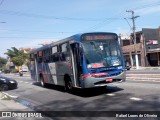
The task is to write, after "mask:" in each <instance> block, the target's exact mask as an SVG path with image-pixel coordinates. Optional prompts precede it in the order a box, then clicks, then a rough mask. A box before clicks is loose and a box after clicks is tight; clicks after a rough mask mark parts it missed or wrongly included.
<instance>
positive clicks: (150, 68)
mask: <svg viewBox="0 0 160 120" xmlns="http://www.w3.org/2000/svg"><path fill="white" fill-rule="evenodd" d="M131 70H160V67H141V66H139V69H136V67H131Z"/></svg>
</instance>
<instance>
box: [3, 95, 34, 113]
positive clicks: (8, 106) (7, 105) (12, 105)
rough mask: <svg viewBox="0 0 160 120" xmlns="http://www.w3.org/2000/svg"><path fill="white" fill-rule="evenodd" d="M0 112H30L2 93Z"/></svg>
mask: <svg viewBox="0 0 160 120" xmlns="http://www.w3.org/2000/svg"><path fill="white" fill-rule="evenodd" d="M0 110H1V111H8V110H10V111H15V110H18V111H19V110H23V111H32V110H31V109H29V108H28V107H26V106H23V105H22V104H20V103H18V102H15V101H14V100H12V98H10V97H9V96H7V95H5V94H3V92H0Z"/></svg>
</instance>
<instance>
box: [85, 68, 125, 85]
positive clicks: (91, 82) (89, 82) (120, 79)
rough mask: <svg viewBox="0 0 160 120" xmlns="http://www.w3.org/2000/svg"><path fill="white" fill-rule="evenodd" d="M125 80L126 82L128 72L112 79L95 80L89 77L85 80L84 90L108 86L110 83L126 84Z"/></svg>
mask: <svg viewBox="0 0 160 120" xmlns="http://www.w3.org/2000/svg"><path fill="white" fill-rule="evenodd" d="M125 80H126V71H123V72H122V73H120V74H119V75H117V76H111V77H101V78H95V77H91V76H89V77H88V78H86V79H84V81H83V88H91V87H100V86H107V84H109V83H113V82H125Z"/></svg>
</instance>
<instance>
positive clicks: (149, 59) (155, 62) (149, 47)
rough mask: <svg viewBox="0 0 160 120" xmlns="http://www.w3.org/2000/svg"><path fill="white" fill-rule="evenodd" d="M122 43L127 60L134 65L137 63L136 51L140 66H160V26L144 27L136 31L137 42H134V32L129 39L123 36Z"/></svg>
mask: <svg viewBox="0 0 160 120" xmlns="http://www.w3.org/2000/svg"><path fill="white" fill-rule="evenodd" d="M120 38H121V37H120ZM120 44H121V47H122V51H123V54H124V57H125V58H126V61H128V62H129V63H130V65H131V66H132V67H133V66H135V65H136V63H135V53H136V51H137V54H138V62H139V66H145V67H147V66H160V27H159V28H155V29H151V28H143V29H142V31H139V32H136V44H133V34H131V35H130V37H128V39H126V38H125V39H124V38H123V37H122V38H121V39H120Z"/></svg>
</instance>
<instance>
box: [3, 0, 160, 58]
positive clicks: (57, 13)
mask: <svg viewBox="0 0 160 120" xmlns="http://www.w3.org/2000/svg"><path fill="white" fill-rule="evenodd" d="M126 10H134V12H135V16H140V17H138V18H137V19H136V31H140V30H142V28H158V27H159V26H160V0H0V41H1V44H0V56H1V57H5V55H4V52H6V51H7V49H10V48H11V47H17V48H20V47H40V44H41V43H42V42H44V41H46V42H51V41H55V40H58V39H62V38H65V37H69V36H71V35H73V34H77V33H83V32H95V31H102V32H115V33H117V34H120V33H130V32H132V30H131V28H130V26H132V21H131V19H130V18H131V13H128V12H126ZM124 18H127V20H128V22H129V24H130V26H129V24H128V23H127V21H126V20H125V19H124Z"/></svg>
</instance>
